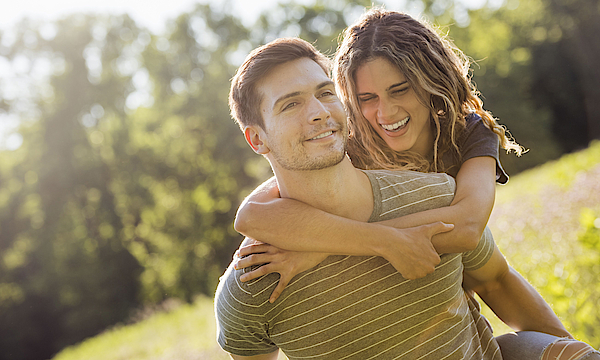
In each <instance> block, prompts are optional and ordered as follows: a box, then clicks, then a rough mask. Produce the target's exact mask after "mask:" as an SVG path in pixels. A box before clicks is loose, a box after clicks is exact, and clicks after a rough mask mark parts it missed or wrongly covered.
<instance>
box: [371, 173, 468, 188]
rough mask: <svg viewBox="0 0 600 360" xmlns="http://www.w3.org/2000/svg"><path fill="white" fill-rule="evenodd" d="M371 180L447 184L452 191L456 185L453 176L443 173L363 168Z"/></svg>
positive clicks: (394, 183)
mask: <svg viewBox="0 0 600 360" xmlns="http://www.w3.org/2000/svg"><path fill="white" fill-rule="evenodd" d="M364 172H365V173H366V174H367V176H368V177H369V179H371V181H375V182H377V183H380V184H387V185H403V184H407V186H422V185H426V184H434V183H438V184H439V183H443V184H447V186H449V187H450V188H451V189H452V191H454V187H455V185H456V183H455V181H454V178H452V177H451V176H450V175H448V174H445V173H422V172H418V171H412V170H364Z"/></svg>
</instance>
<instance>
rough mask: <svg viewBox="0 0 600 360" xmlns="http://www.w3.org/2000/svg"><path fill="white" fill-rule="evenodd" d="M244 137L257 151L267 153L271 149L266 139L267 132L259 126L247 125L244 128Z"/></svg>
mask: <svg viewBox="0 0 600 360" xmlns="http://www.w3.org/2000/svg"><path fill="white" fill-rule="evenodd" d="M244 137H245V138H246V142H247V143H248V145H250V147H251V148H252V150H254V152H255V153H257V154H260V155H265V154H267V153H269V152H270V151H271V150H270V149H269V147H268V146H267V144H266V142H265V140H264V138H265V137H266V134H265V132H264V131H263V130H262V129H260V128H259V127H257V126H246V128H245V129H244Z"/></svg>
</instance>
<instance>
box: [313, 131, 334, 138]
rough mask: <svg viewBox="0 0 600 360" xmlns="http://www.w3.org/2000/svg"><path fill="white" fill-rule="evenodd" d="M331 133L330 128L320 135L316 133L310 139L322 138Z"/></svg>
mask: <svg viewBox="0 0 600 360" xmlns="http://www.w3.org/2000/svg"><path fill="white" fill-rule="evenodd" d="M331 134H333V131H331V130H330V131H327V132H324V133H322V134H321V135H317V136H315V137H314V138H312V139H311V140H318V139H322V138H324V137H326V136H329V135H331Z"/></svg>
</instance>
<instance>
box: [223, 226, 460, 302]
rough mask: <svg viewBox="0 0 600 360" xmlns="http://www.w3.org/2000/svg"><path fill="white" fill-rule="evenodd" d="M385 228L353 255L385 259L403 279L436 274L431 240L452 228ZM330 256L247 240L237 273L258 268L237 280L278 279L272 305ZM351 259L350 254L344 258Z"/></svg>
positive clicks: (436, 259)
mask: <svg viewBox="0 0 600 360" xmlns="http://www.w3.org/2000/svg"><path fill="white" fill-rule="evenodd" d="M384 228H385V232H384V233H382V234H378V235H381V238H380V239H379V240H381V241H379V246H378V247H376V250H373V251H370V250H369V248H368V246H367V245H365V252H364V253H362V254H354V255H378V256H382V257H383V258H385V259H386V260H387V261H389V262H390V264H391V265H392V266H393V267H394V268H395V269H396V270H397V271H398V272H399V273H400V274H401V275H402V276H403V277H404V278H406V279H409V280H414V279H419V278H422V277H424V276H426V275H427V274H430V273H432V272H433V271H434V270H435V266H436V265H438V264H439V263H440V256H439V255H438V253H437V252H436V251H435V248H434V247H433V245H432V243H431V238H432V237H433V236H434V235H436V234H439V233H442V232H447V231H450V230H452V229H453V228H454V226H453V225H451V224H445V223H443V222H436V223H432V224H428V225H422V226H417V227H412V228H406V229H395V228H387V227H384ZM328 255H329V254H324V253H316V252H298V251H288V250H282V249H280V248H277V247H275V246H273V245H269V244H266V243H262V242H260V241H256V240H253V239H250V238H246V239H245V240H244V243H242V246H241V247H240V249H239V250H238V251H237V252H236V262H235V264H234V266H235V268H236V269H243V268H247V267H250V266H253V265H261V266H260V267H258V268H257V269H254V270H252V271H249V272H248V273H246V274H244V275H242V276H241V277H240V280H241V281H243V282H245V281H250V280H252V279H256V278H258V277H261V276H263V275H267V274H270V273H278V274H279V275H280V278H279V283H278V284H277V287H276V288H275V290H274V291H273V293H272V294H271V297H270V298H269V301H270V302H271V303H272V302H274V301H275V300H276V299H277V298H278V297H279V296H280V295H281V293H282V291H283V289H285V287H286V286H287V285H288V284H289V282H290V281H291V280H292V278H293V277H294V276H296V275H298V274H299V273H301V272H303V271H306V270H309V269H311V268H313V267H314V266H316V265H318V264H319V263H320V262H322V261H323V260H325V258H327V256H328ZM343 255H351V254H343Z"/></svg>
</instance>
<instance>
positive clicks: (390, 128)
mask: <svg viewBox="0 0 600 360" xmlns="http://www.w3.org/2000/svg"><path fill="white" fill-rule="evenodd" d="M408 120H410V116H407V117H406V118H404V119H402V120H400V121H398V122H397V123H395V124H391V125H384V124H381V127H382V128H384V129H385V130H388V131H394V130H397V129H399V128H401V127H402V126H404V125H406V123H407V122H408Z"/></svg>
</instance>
